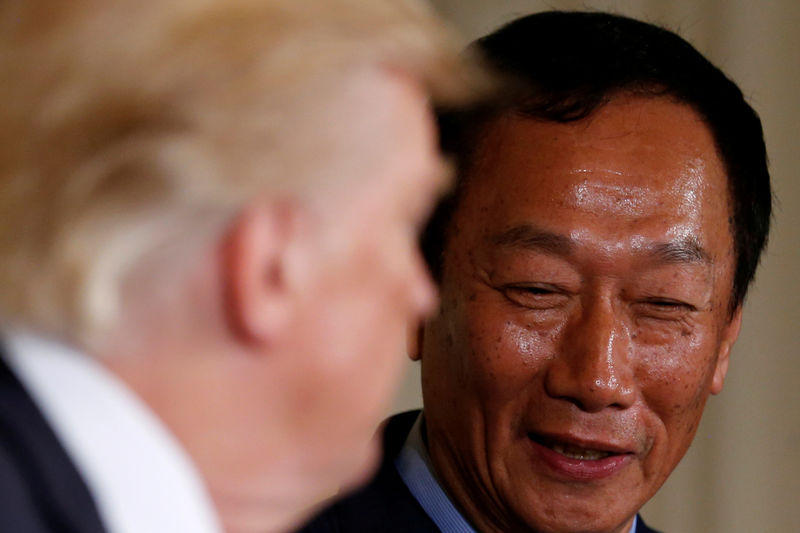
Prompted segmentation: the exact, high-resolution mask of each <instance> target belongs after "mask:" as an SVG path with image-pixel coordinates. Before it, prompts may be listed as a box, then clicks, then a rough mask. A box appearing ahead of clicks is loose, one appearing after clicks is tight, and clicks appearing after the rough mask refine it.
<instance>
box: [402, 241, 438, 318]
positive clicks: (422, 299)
mask: <svg viewBox="0 0 800 533" xmlns="http://www.w3.org/2000/svg"><path fill="white" fill-rule="evenodd" d="M409 285H410V286H409V287H408V291H409V294H408V296H409V301H410V304H411V311H412V313H413V314H414V316H415V318H418V317H423V316H427V315H429V314H431V313H432V312H433V310H434V309H435V308H436V305H437V304H438V302H439V291H438V290H437V288H436V285H434V283H433V279H431V276H430V273H429V272H428V267H427V266H426V265H425V262H424V261H423V259H422V257H421V256H420V254H419V253H415V254H414V259H413V262H412V265H411V275H410V283H409Z"/></svg>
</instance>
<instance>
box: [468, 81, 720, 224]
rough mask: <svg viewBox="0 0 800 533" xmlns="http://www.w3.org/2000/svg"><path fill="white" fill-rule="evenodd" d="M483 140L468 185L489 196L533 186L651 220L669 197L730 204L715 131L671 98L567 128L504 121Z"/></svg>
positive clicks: (620, 102)
mask: <svg viewBox="0 0 800 533" xmlns="http://www.w3.org/2000/svg"><path fill="white" fill-rule="evenodd" d="M483 133H484V135H483V136H482V141H481V142H480V143H479V146H478V147H477V150H476V154H475V158H474V159H473V165H472V166H471V168H470V169H469V176H468V182H469V183H471V182H473V181H478V182H480V181H491V183H489V184H487V185H488V188H489V189H500V188H502V187H506V188H508V189H515V190H517V191H518V192H522V189H524V188H525V185H526V184H531V183H534V182H535V189H536V190H537V191H538V192H539V193H540V195H550V196H558V197H559V199H560V201H561V202H570V203H571V204H572V205H571V207H575V208H581V209H585V210H588V211H594V212H596V213H597V214H601V213H602V214H609V215H611V214H614V212H615V211H619V212H620V213H621V214H622V213H630V214H635V213H643V214H644V213H648V212H651V211H652V209H653V207H655V205H654V203H655V204H658V203H659V202H662V201H663V200H664V199H665V197H666V198H670V199H674V200H675V201H676V203H677V204H678V205H680V204H683V205H684V206H685V207H687V208H688V207H691V204H692V203H695V204H696V203H697V202H696V201H697V198H696V197H694V196H693V195H696V194H698V193H700V192H701V191H707V192H712V191H713V193H720V194H722V196H720V197H721V198H726V197H727V194H726V193H727V179H726V177H725V172H724V168H723V165H722V163H721V161H720V159H719V157H718V154H717V150H716V145H715V143H714V139H713V137H712V135H711V132H710V130H709V128H708V127H707V126H706V125H705V123H704V122H703V120H702V119H701V117H700V116H699V115H698V114H697V113H695V112H694V111H693V110H692V109H691V108H690V107H688V106H686V105H683V104H679V103H676V102H674V101H673V100H671V99H668V98H665V97H655V98H654V97H649V98H645V97H627V96H620V97H617V98H616V99H615V100H612V101H611V102H609V103H608V104H606V105H605V106H603V107H601V108H600V109H598V110H597V111H596V112H595V113H594V114H592V115H591V116H589V117H588V118H586V119H583V120H581V121H577V122H569V123H557V122H549V121H542V120H537V119H532V118H528V117H524V116H519V115H505V116H503V117H500V118H498V119H496V120H495V121H493V122H491V123H489V124H488V125H487V126H486V127H485V129H484V132H483ZM482 177H484V178H485V179H482ZM503 181H508V182H510V183H502V182H503ZM565 189H569V192H568V193H567V192H565ZM506 192H508V191H506ZM528 192H532V191H528Z"/></svg>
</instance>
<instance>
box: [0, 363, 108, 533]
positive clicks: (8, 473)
mask: <svg viewBox="0 0 800 533" xmlns="http://www.w3.org/2000/svg"><path fill="white" fill-rule="evenodd" d="M1 355H2V354H0V531H3V532H5V531H8V532H9V533H105V531H106V530H105V528H104V527H103V525H102V523H101V521H100V517H99V515H98V512H97V508H96V507H95V503H94V500H93V499H92V497H91V495H90V494H89V490H88V489H87V487H86V485H85V483H84V482H83V479H82V478H81V476H80V474H79V473H78V471H77V470H76V468H75V465H73V464H72V462H71V461H70V459H69V457H68V456H67V454H66V452H65V451H64V448H63V447H62V446H61V444H60V443H59V442H58V439H57V438H56V435H55V434H54V433H53V430H52V429H51V428H50V426H49V425H48V424H47V422H46V420H45V419H44V417H43V416H42V413H41V412H40V411H39V409H38V407H37V406H36V405H35V404H34V402H33V400H32V399H31V397H30V396H29V395H28V393H27V391H26V390H25V388H24V387H23V386H22V384H21V383H20V382H19V380H18V379H17V377H16V376H15V375H14V374H13V373H12V372H11V370H10V369H9V368H8V365H6V363H5V360H4V359H3V358H2V356H1Z"/></svg>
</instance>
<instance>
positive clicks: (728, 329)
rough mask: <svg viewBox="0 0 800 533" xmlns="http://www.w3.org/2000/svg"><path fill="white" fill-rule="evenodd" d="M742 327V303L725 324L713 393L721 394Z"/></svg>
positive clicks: (712, 382) (712, 381)
mask: <svg viewBox="0 0 800 533" xmlns="http://www.w3.org/2000/svg"><path fill="white" fill-rule="evenodd" d="M741 327H742V306H741V305H740V306H739V307H738V308H737V309H736V311H735V312H734V314H733V317H732V318H731V319H730V321H729V322H728V324H727V325H726V326H725V331H724V333H723V338H722V342H720V346H719V352H718V353H717V364H716V368H715V369H714V377H713V378H712V380H711V394H719V393H720V392H722V387H723V385H725V376H726V375H727V373H728V363H729V362H730V355H731V350H732V349H733V344H734V343H735V342H736V339H737V338H738V337H739V330H740V329H741Z"/></svg>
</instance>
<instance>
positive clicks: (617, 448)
mask: <svg viewBox="0 0 800 533" xmlns="http://www.w3.org/2000/svg"><path fill="white" fill-rule="evenodd" d="M528 437H529V438H530V439H532V440H534V441H536V442H538V443H540V444H544V445H550V444H563V445H567V446H573V447H576V448H583V449H586V450H594V451H599V452H607V453H614V454H627V453H636V447H635V446H632V445H628V444H624V443H618V442H613V441H609V440H603V439H596V438H591V437H588V438H587V437H582V436H578V435H571V434H564V433H546V432H540V431H530V432H528Z"/></svg>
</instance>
